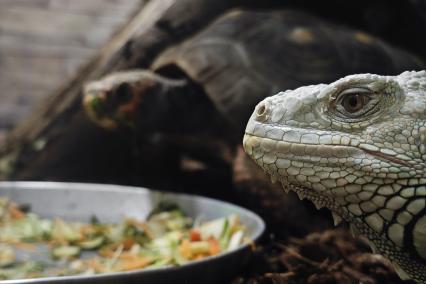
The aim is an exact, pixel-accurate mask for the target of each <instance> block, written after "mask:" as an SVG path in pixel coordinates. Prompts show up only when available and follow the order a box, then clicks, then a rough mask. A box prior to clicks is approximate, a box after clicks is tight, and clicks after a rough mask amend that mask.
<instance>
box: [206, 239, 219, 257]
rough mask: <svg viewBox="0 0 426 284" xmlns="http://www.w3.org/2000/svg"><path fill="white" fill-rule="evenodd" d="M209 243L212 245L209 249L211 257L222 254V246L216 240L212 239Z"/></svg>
mask: <svg viewBox="0 0 426 284" xmlns="http://www.w3.org/2000/svg"><path fill="white" fill-rule="evenodd" d="M208 242H209V244H210V247H209V254H210V255H216V254H218V253H220V244H219V242H218V241H217V240H216V239H213V238H210V239H209V240H208Z"/></svg>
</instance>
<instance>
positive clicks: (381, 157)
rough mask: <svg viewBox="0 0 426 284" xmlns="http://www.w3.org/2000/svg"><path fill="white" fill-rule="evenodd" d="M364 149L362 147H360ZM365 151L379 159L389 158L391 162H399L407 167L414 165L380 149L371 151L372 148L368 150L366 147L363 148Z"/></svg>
mask: <svg viewBox="0 0 426 284" xmlns="http://www.w3.org/2000/svg"><path fill="white" fill-rule="evenodd" d="M360 149H362V148H360ZM362 150H363V151H364V152H365V153H367V154H369V155H371V156H375V157H377V158H379V159H381V160H382V159H383V160H387V161H389V162H392V163H395V164H399V165H402V166H405V167H412V166H411V165H410V164H409V163H408V162H407V161H404V160H401V159H399V158H397V157H394V156H391V155H387V154H385V153H382V152H379V151H370V150H366V149H362Z"/></svg>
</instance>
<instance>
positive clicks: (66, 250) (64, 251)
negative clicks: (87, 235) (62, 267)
mask: <svg viewBox="0 0 426 284" xmlns="http://www.w3.org/2000/svg"><path fill="white" fill-rule="evenodd" d="M79 254H80V248H79V247H77V246H61V247H56V248H54V249H53V250H52V256H53V257H54V258H72V257H76V256H78V255H79Z"/></svg>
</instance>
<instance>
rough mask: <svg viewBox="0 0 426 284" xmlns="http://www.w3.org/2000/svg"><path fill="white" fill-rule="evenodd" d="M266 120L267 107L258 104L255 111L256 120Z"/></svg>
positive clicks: (263, 104) (264, 104)
mask: <svg viewBox="0 0 426 284" xmlns="http://www.w3.org/2000/svg"><path fill="white" fill-rule="evenodd" d="M267 118H268V106H267V105H266V103H260V104H259V105H258V106H257V110H256V120H257V121H260V122H263V121H265V120H266V119H267Z"/></svg>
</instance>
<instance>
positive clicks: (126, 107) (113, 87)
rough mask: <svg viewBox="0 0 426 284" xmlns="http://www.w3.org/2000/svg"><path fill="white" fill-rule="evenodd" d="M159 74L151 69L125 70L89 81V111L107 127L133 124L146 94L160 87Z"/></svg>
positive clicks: (86, 95) (86, 99) (85, 100)
mask: <svg viewBox="0 0 426 284" xmlns="http://www.w3.org/2000/svg"><path fill="white" fill-rule="evenodd" d="M156 77H157V76H156V75H155V74H153V73H151V72H150V71H125V72H117V73H113V74H110V75H107V76H106V77H104V78H102V79H100V80H97V81H92V82H89V83H88V84H87V85H86V86H85V87H84V97H83V105H84V108H85V111H86V113H87V115H88V116H89V118H90V119H91V120H92V121H93V122H95V123H96V124H98V125H99V126H101V127H103V128H105V129H117V128H119V127H133V126H134V125H135V123H136V121H135V120H136V116H137V112H138V110H139V107H140V105H141V104H142V103H143V101H144V97H146V95H147V94H149V93H151V92H156V90H158V87H159V82H158V80H156Z"/></svg>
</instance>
